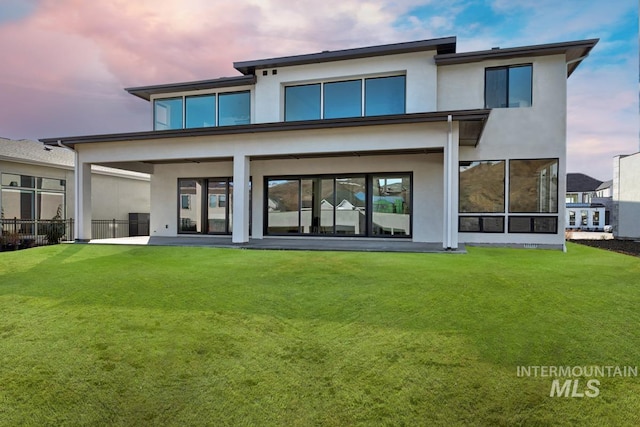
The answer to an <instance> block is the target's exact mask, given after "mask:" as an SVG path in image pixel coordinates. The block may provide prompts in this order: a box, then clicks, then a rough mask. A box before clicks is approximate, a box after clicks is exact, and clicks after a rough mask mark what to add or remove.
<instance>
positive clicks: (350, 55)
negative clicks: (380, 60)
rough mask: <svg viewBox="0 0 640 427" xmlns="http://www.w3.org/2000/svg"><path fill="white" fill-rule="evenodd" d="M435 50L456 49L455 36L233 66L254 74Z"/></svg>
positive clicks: (450, 51) (447, 51)
mask: <svg viewBox="0 0 640 427" xmlns="http://www.w3.org/2000/svg"><path fill="white" fill-rule="evenodd" d="M429 50H435V51H436V52H437V53H438V54H448V53H453V52H455V51H456V38H455V37H442V38H437V39H431V40H418V41H413V42H405V43H394V44H385V45H379V46H368V47H361V48H355V49H344V50H334V51H329V50H326V51H323V52H319V53H311V54H306V55H295V56H283V57H279V58H269V59H258V60H255V61H240V62H234V63H233V67H234V68H235V69H236V70H238V71H240V72H241V73H242V74H254V73H255V70H258V69H264V68H278V67H288V66H292V65H306V64H316V63H322V62H331V61H344V60H347V59H359V58H369V57H375V56H384V55H397V54H401V53H410V52H421V51H429Z"/></svg>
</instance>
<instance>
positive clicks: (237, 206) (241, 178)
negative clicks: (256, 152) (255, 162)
mask: <svg viewBox="0 0 640 427" xmlns="http://www.w3.org/2000/svg"><path fill="white" fill-rule="evenodd" d="M250 163H251V162H250V159H249V156H246V155H244V154H236V155H235V156H233V229H232V235H231V241H232V242H233V243H247V242H248V241H249V176H250V173H249V172H250Z"/></svg>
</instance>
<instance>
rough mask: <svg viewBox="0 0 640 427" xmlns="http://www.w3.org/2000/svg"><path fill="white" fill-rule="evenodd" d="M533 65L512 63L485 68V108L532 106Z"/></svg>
mask: <svg viewBox="0 0 640 427" xmlns="http://www.w3.org/2000/svg"><path fill="white" fill-rule="evenodd" d="M532 68H533V67H532V65H531V64H526V65H510V66H505V67H493V68H487V69H486V70H485V83H484V104H485V108H518V107H530V106H531V98H532V96H531V76H532Z"/></svg>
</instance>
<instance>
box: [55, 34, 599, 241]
mask: <svg viewBox="0 0 640 427" xmlns="http://www.w3.org/2000/svg"><path fill="white" fill-rule="evenodd" d="M596 43H597V40H582V41H572V42H564V43H553V44H545V45H537V46H524V47H514V48H506V49H499V48H494V49H490V50H484V51H477V52H463V53H456V38H455V37H447V38H439V39H433V40H421V41H413V42H408V43H397V44H389V45H381V46H370V47H364V48H356V49H346V50H338V51H324V52H320V53H312V54H306V55H297V56H287V57H280V58H271V59H260V60H251V61H242V62H236V63H234V67H235V68H236V70H238V71H239V72H240V73H241V74H242V75H240V76H235V77H225V78H217V79H213V80H204V81H196V82H185V83H174V84H164V85H154V86H144V87H135V88H129V89H127V91H128V92H129V93H131V94H132V95H135V96H137V97H139V98H141V99H143V100H145V101H149V102H150V107H151V109H150V110H151V114H152V116H153V123H154V129H153V130H152V131H145V132H134V133H121V134H111V135H93V136H77V137H67V138H47V139H43V140H42V141H43V142H44V143H45V144H47V145H58V144H60V145H63V146H67V147H70V148H73V149H74V150H75V151H76V153H77V156H78V160H79V162H78V164H77V165H76V171H77V182H78V184H79V189H78V192H77V195H76V197H77V200H78V206H79V215H78V221H77V222H76V225H77V234H76V235H77V236H78V238H79V239H80V240H86V239H90V238H91V228H90V226H89V224H90V221H91V218H92V217H93V216H94V215H95V213H94V212H92V209H91V203H89V201H90V200H91V197H92V194H93V191H92V190H93V189H92V185H91V182H90V180H89V179H88V178H87V177H88V176H89V171H90V168H91V166H92V165H102V166H111V167H119V168H124V169H128V170H132V171H138V172H145V173H149V174H150V175H151V235H152V236H177V235H184V234H188V235H201V236H206V235H209V234H227V235H231V238H232V242H234V243H243V242H247V241H248V240H249V238H250V237H251V238H252V239H262V238H268V237H271V236H288V237H296V236H297V237H311V236H324V237H345V236H346V237H352V238H355V237H362V238H366V237H376V238H404V239H411V240H412V241H416V242H441V243H442V246H443V248H457V247H458V244H459V242H465V243H483V244H499V245H514V246H527V247H532V246H539V247H556V248H562V247H563V246H564V229H565V218H564V212H565V203H564V197H562V195H564V194H565V192H566V185H565V174H566V140H565V136H566V115H567V96H566V88H567V78H568V77H569V76H570V75H571V74H572V73H573V72H574V71H575V70H576V68H577V67H578V65H579V64H580V63H581V61H582V60H583V59H584V58H586V56H587V55H588V54H589V52H590V51H591V49H592V48H593V46H595V44H596ZM559 195H560V197H559ZM212 196H215V197H216V199H215V200H216V202H217V204H216V203H212V200H213V199H212ZM220 196H224V197H223V199H221V198H220ZM221 200H223V205H224V206H223V209H221V205H220V201H221Z"/></svg>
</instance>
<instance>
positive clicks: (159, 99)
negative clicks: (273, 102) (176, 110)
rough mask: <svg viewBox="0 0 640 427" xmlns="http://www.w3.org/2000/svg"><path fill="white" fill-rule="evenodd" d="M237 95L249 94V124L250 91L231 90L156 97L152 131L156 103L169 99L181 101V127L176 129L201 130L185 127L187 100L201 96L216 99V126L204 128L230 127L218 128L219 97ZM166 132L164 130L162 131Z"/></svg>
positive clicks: (154, 126) (154, 114)
mask: <svg viewBox="0 0 640 427" xmlns="http://www.w3.org/2000/svg"><path fill="white" fill-rule="evenodd" d="M239 93H248V94H249V102H250V104H249V123H250V124H251V89H243V90H232V91H216V92H211V93H199V94H192V95H188V94H183V95H176V96H167V97H157V98H153V130H154V131H157V130H158V129H156V102H158V101H167V100H171V99H180V100H182V127H180V128H178V129H202V127H201V128H188V127H187V98H197V97H201V96H215V99H216V117H215V121H216V124H215V125H214V126H206V127H207V128H217V127H225V126H230V125H225V126H220V96H221V95H222V96H224V95H231V94H239ZM178 129H171V130H178ZM163 130H166V129H163Z"/></svg>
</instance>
